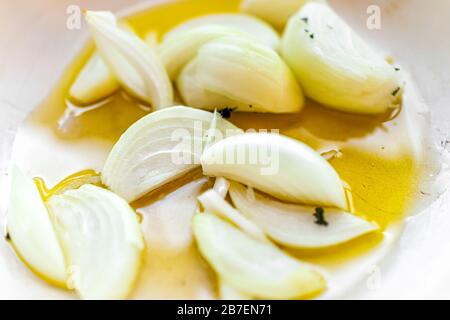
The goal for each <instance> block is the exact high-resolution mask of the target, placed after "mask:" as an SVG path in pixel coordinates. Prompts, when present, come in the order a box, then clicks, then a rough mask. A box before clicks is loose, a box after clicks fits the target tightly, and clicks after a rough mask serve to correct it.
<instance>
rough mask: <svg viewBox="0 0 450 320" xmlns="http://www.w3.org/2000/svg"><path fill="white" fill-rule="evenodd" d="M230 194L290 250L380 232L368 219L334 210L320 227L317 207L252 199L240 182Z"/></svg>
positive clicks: (256, 196)
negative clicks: (317, 219)
mask: <svg viewBox="0 0 450 320" xmlns="http://www.w3.org/2000/svg"><path fill="white" fill-rule="evenodd" d="M230 195H231V199H232V200H233V203H234V205H235V206H236V208H237V209H238V210H239V212H241V213H242V214H243V215H245V216H246V217H247V218H248V219H250V220H251V221H253V222H254V223H256V224H257V225H258V226H259V227H260V228H261V229H262V230H264V231H265V232H266V233H267V234H268V235H269V237H270V238H271V239H273V240H274V241H276V242H278V243H280V244H282V245H285V246H288V247H293V248H302V249H316V248H323V247H329V246H334V245H338V244H341V243H344V242H347V241H350V240H352V239H355V238H358V237H360V236H362V235H364V234H367V233H369V232H373V231H375V230H377V229H378V227H377V226H376V225H374V224H372V223H370V222H368V221H366V220H364V219H361V218H358V217H356V216H354V215H353V214H351V213H348V212H345V211H342V210H339V209H334V208H325V209H324V214H325V220H326V221H327V222H328V225H327V226H322V225H317V224H316V223H315V221H316V218H315V217H314V215H313V213H314V212H315V208H314V207H308V206H299V205H294V204H287V203H283V202H280V201H277V200H275V199H272V198H269V197H267V196H265V195H262V194H260V193H258V192H255V193H254V198H250V197H248V195H247V189H246V188H245V187H244V186H243V185H241V184H238V183H232V185H231V189H230Z"/></svg>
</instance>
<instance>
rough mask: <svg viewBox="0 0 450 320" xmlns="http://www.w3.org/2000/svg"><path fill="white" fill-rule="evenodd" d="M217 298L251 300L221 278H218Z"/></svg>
mask: <svg viewBox="0 0 450 320" xmlns="http://www.w3.org/2000/svg"><path fill="white" fill-rule="evenodd" d="M219 298H220V300H252V298H251V297H250V296H248V295H246V294H244V293H242V292H239V291H238V290H236V289H235V288H233V287H232V286H230V285H229V284H228V283H227V282H226V281H225V280H223V279H219Z"/></svg>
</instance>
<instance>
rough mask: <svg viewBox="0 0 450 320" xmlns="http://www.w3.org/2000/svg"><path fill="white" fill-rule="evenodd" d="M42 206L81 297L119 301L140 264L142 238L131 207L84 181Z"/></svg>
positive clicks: (132, 283)
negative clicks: (47, 209) (77, 186)
mask: <svg viewBox="0 0 450 320" xmlns="http://www.w3.org/2000/svg"><path fill="white" fill-rule="evenodd" d="M47 206H48V208H49V211H50V215H51V217H52V220H53V224H54V227H55V230H56V232H57V234H58V237H59V240H60V242H61V245H62V247H63V249H64V252H65V254H66V258H67V263H68V266H69V267H70V269H71V272H72V275H71V279H70V280H71V284H72V285H73V288H74V289H76V291H77V292H78V294H79V295H80V297H81V298H83V299H124V298H126V297H127V296H128V295H129V293H130V291H131V290H132V288H133V285H134V282H135V280H136V277H137V275H138V273H139V269H140V266H141V253H142V250H143V249H144V241H143V237H142V234H141V230H140V226H139V222H138V219H137V216H136V213H135V212H134V210H133V209H132V208H131V207H130V206H129V205H128V203H127V202H126V201H124V200H123V199H121V198H120V197H119V196H117V195H115V194H114V193H112V192H111V191H108V190H105V189H102V188H100V187H96V186H94V185H84V186H82V187H81V188H79V189H76V190H70V191H67V192H65V193H64V194H63V195H57V196H53V197H51V198H50V199H49V200H48V201H47Z"/></svg>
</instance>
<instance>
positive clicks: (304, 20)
mask: <svg viewBox="0 0 450 320" xmlns="http://www.w3.org/2000/svg"><path fill="white" fill-rule="evenodd" d="M300 20H302V21H303V22H304V23H308V17H303V18H300Z"/></svg>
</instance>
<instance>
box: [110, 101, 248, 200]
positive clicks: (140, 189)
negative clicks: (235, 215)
mask: <svg viewBox="0 0 450 320" xmlns="http://www.w3.org/2000/svg"><path fill="white" fill-rule="evenodd" d="M213 118H214V114H212V113H210V112H207V111H203V110H198V109H194V108H188V107H171V108H166V109H163V110H159V111H157V112H153V113H151V114H149V115H147V116H145V117H144V118H142V119H140V120H139V121H138V122H136V123H135V124H133V125H132V126H131V127H130V128H129V129H128V130H127V131H126V132H125V133H124V134H123V135H122V137H121V138H120V140H119V141H118V142H117V143H116V145H115V146H114V147H113V149H112V151H111V153H110V154H109V156H108V159H107V160H106V163H105V166H104V168H103V172H102V181H103V183H104V184H105V185H107V186H108V187H109V188H110V189H111V190H113V191H114V192H115V193H117V194H118V195H120V196H121V197H123V198H124V199H126V200H127V201H129V202H132V201H134V200H137V199H139V198H140V197H142V196H144V195H145V194H147V193H148V192H150V191H152V190H155V189H157V188H158V187H160V186H162V185H164V184H166V183H168V182H170V181H172V180H174V179H177V178H178V177H180V176H182V175H183V174H185V173H187V172H189V171H190V170H192V169H194V168H196V167H198V166H200V161H199V158H200V156H201V154H202V152H203V150H204V146H205V144H206V142H207V140H208V139H207V138H206V137H205V132H207V130H208V129H209V128H210V124H211V121H212V120H213ZM240 132H242V131H241V130H239V129H238V128H236V127H235V126H234V125H232V124H231V123H230V122H228V121H226V120H224V119H222V118H221V117H217V123H216V138H217V140H220V139H221V138H222V137H225V136H228V135H233V134H237V133H240ZM220 135H222V137H220Z"/></svg>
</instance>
